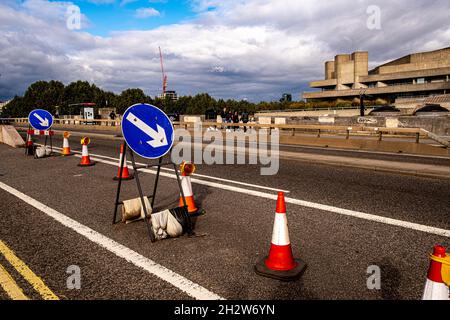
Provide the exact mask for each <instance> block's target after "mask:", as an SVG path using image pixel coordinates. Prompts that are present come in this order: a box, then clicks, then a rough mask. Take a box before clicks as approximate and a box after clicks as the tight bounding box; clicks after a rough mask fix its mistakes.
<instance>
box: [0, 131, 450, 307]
mask: <svg viewBox="0 0 450 320" xmlns="http://www.w3.org/2000/svg"><path fill="white" fill-rule="evenodd" d="M55 144H57V145H58V146H60V145H59V144H60V142H59V141H58V140H56V139H55ZM118 145H119V142H118V141H109V140H101V139H94V140H93V142H92V144H91V145H90V147H89V151H90V153H91V156H92V157H93V158H94V157H97V155H100V156H103V158H102V157H97V158H98V159H99V160H100V161H102V162H98V163H97V164H96V165H95V166H94V167H89V168H80V167H78V166H77V163H78V162H79V161H80V159H79V158H78V157H75V156H74V157H68V158H63V157H50V158H45V159H39V160H35V159H32V157H26V156H24V155H23V149H12V148H9V147H7V146H5V145H0V158H1V162H0V182H2V183H4V184H6V185H8V186H10V187H12V188H14V189H16V190H18V191H20V192H22V193H23V194H25V195H27V196H29V197H31V198H33V199H35V200H37V201H39V202H40V203H42V204H45V205H46V206H48V207H50V208H52V209H54V210H56V211H58V213H60V214H62V215H64V216H67V217H70V218H71V219H73V220H75V221H76V222H78V223H81V224H82V225H84V226H87V227H89V228H91V229H93V230H95V231H96V232H98V233H100V234H101V235H103V236H105V237H107V238H109V239H112V240H114V241H116V242H117V243H120V244H121V245H123V246H125V247H126V248H129V249H131V250H133V252H136V253H137V254H140V255H141V256H143V257H146V258H148V259H151V260H152V261H154V262H156V263H157V264H158V265H161V266H164V267H165V268H167V269H169V270H171V271H173V272H175V273H176V274H177V275H178V276H181V277H183V278H186V279H188V280H190V281H191V282H193V283H195V284H197V285H199V286H201V287H202V288H205V289H207V290H209V291H210V292H212V293H214V294H216V295H218V296H220V297H223V298H225V299H267V300H273V299H286V300H291V299H292V300H297V299H420V297H421V294H422V290H423V286H424V282H425V277H426V272H427V268H428V263H429V262H428V254H429V252H430V250H431V249H432V247H433V246H434V245H435V244H437V243H440V244H443V245H445V246H447V247H450V240H449V236H448V234H449V233H448V232H447V233H446V235H444V234H442V233H439V232H438V234H436V233H435V232H431V231H427V230H429V229H425V231H424V230H422V231H419V230H417V228H416V227H412V228H411V227H410V225H409V224H407V223H414V224H415V225H414V226H421V227H423V226H427V227H435V228H440V229H444V231H445V230H449V229H450V209H449V208H450V189H449V186H450V183H449V181H448V180H438V179H426V178H418V177H412V176H404V175H397V174H392V173H381V172H372V171H369V170H359V169H351V168H336V167H333V166H326V165H315V164H307V163H303V162H297V161H295V160H280V170H279V172H278V174H277V175H275V176H261V175H260V167H259V166H253V165H252V166H250V165H214V166H206V165H200V166H198V170H197V176H196V177H195V178H196V179H198V180H199V182H195V183H193V189H194V194H195V196H196V202H197V204H198V205H199V206H201V207H202V208H204V209H205V210H206V212H207V214H206V215H205V216H201V217H199V218H196V219H195V230H196V232H197V234H199V235H204V236H202V237H194V238H188V237H186V236H183V237H181V238H178V239H169V240H164V241H158V242H156V243H150V241H149V239H148V235H147V233H146V229H145V225H144V223H142V222H139V223H134V224H129V225H123V224H118V225H114V226H113V225H112V224H111V220H112V214H113V209H114V198H115V193H116V188H117V182H114V181H113V180H112V177H113V176H114V175H115V174H116V173H117V166H116V165H114V163H116V162H117V160H111V159H108V158H106V157H112V158H116V159H117V158H118V154H117V153H118ZM72 148H73V149H74V150H79V149H80V148H79V146H78V145H76V144H75V143H73V142H72ZM308 150H309V151H310V152H316V151H315V150H314V149H308ZM317 152H322V151H317ZM333 152H335V151H333ZM336 152H337V151H336ZM365 156H371V155H370V154H365ZM372 156H374V157H378V156H382V157H388V156H387V155H372ZM392 157H393V158H395V161H400V158H401V156H395V157H394V156H392ZM402 160H404V161H427V162H428V161H432V160H430V159H423V158H416V157H412V158H411V159H410V158H407V157H405V158H402ZM105 161H106V162H108V161H111V164H108V163H105ZM138 161H139V162H145V161H144V160H143V159H139V160H138ZM436 161H437V162H438V163H439V164H441V165H442V164H443V162H442V161H444V162H445V160H439V159H436ZM164 172H165V173H169V174H170V173H171V172H169V171H164ZM200 175H204V176H207V177H204V176H200ZM140 177H141V182H142V184H143V186H144V190H145V193H147V194H150V193H151V190H152V186H153V181H154V177H155V176H154V175H153V174H150V173H145V172H143V173H141V174H140ZM216 178H221V179H224V180H217V179H216ZM242 183H247V184H249V185H243V184H242ZM276 189H282V190H286V191H289V193H287V194H286V196H287V197H288V198H289V199H291V201H289V202H288V203H287V216H288V221H289V231H290V239H291V243H292V247H293V251H294V255H295V256H296V257H300V258H302V259H303V260H305V261H306V262H307V264H308V268H307V270H306V271H305V273H304V274H303V276H302V278H301V279H300V280H298V281H296V282H290V283H283V282H279V281H276V280H271V279H268V278H262V277H260V276H257V275H256V274H255V273H254V271H253V266H254V265H255V263H256V262H257V261H258V260H259V259H261V258H263V257H264V256H265V255H267V253H268V250H269V246H270V240H271V234H272V227H273V219H274V211H275V206H276V201H275V200H273V199H272V198H273V197H274V196H275V195H276ZM137 195H138V193H137V190H136V184H135V181H129V182H126V183H125V184H124V188H123V193H122V199H131V198H135V197H137ZM300 200H302V201H304V202H300ZM177 203H178V190H177V185H176V180H174V179H173V178H171V177H162V178H161V183H160V189H159V190H158V194H157V198H156V208H155V210H163V209H165V208H168V207H175V206H176V205H177ZM317 204H321V205H328V206H333V207H334V208H338V209H348V210H354V211H355V212H358V213H360V215H359V216H358V217H355V216H348V215H343V214H341V213H339V212H338V211H339V210H334V209H331V210H330V209H326V208H325V209H323V208H322V207H321V208H322V209H319V208H317V207H318V206H317ZM368 214H370V215H374V216H375V217H387V218H391V219H395V223H394V224H388V223H383V222H376V221H373V219H372V220H371V219H368ZM0 218H1V223H2V228H0V240H2V241H3V242H4V243H6V244H7V245H8V246H9V247H10V248H11V249H12V250H14V252H15V253H16V254H17V256H18V257H20V258H21V259H22V260H23V261H24V262H25V263H26V264H27V265H28V266H29V267H30V269H32V270H33V271H34V272H35V273H36V274H37V275H38V276H40V277H41V278H42V279H43V281H44V282H45V283H46V284H47V286H48V287H49V288H50V289H52V290H53V292H54V293H55V294H56V295H57V296H58V297H60V298H61V299H109V298H119V299H123V298H125V299H126V298H133V299H189V298H192V296H190V295H189V294H187V293H186V292H184V291H183V290H180V289H179V288H178V287H177V286H175V285H173V284H170V283H168V282H167V281H165V280H162V279H161V278H160V277H158V276H155V275H154V274H151V273H149V272H148V271H146V270H143V269H141V268H138V267H136V266H135V265H134V264H132V263H130V262H127V260H126V259H124V258H122V257H118V256H117V255H116V254H114V253H112V252H111V251H110V250H107V249H105V248H103V247H101V246H99V245H98V244H96V243H94V242H92V241H90V240H88V239H87V238H86V237H84V236H82V235H80V234H79V233H77V232H74V231H73V230H71V229H70V228H68V227H66V226H64V225H62V224H61V223H60V222H58V221H56V220H55V219H53V218H51V217H49V216H48V215H47V214H45V213H44V212H42V211H40V210H38V209H36V208H34V207H33V206H31V205H30V204H28V203H27V202H25V201H23V200H20V199H18V198H17V197H16V196H14V195H12V194H11V193H9V192H6V191H4V190H3V189H0ZM0 257H1V255H0ZM0 259H1V258H0ZM0 264H1V265H4V266H6V267H7V270H8V271H9V272H10V274H11V275H12V276H13V278H14V279H16V281H17V282H18V284H19V286H20V287H21V288H23V289H24V291H25V293H27V294H29V296H30V298H33V299H38V298H39V295H36V294H35V293H33V292H32V291H33V290H32V288H30V287H29V284H27V283H26V282H25V281H23V280H21V279H20V276H18V275H17V274H15V273H14V272H15V271H14V270H13V268H11V267H8V264H7V263H6V262H5V261H2V260H0ZM70 265H77V266H79V267H80V269H81V289H80V290H69V289H68V288H67V284H66V280H67V277H68V274H67V273H66V271H67V268H68V267H69V266H70ZM371 265H376V266H379V267H380V268H381V289H380V290H369V289H368V288H367V285H366V282H367V278H368V276H369V275H368V274H367V268H368V267H369V266H371ZM0 298H2V299H3V298H5V295H4V293H2V291H1V290H0ZM6 298H7V297H6Z"/></svg>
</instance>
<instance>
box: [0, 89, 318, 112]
mask: <svg viewBox="0 0 450 320" xmlns="http://www.w3.org/2000/svg"><path fill="white" fill-rule="evenodd" d="M80 103H95V104H96V106H97V107H98V108H104V107H110V108H116V110H117V113H119V114H123V112H125V110H126V109H127V108H128V107H130V106H131V105H133V104H136V103H150V104H153V105H155V106H157V107H158V108H160V109H162V110H163V111H165V112H166V113H175V112H177V113H179V114H195V115H200V114H205V113H206V112H207V111H208V112H209V111H215V112H220V111H221V110H223V108H225V107H226V108H227V109H228V110H234V111H238V112H242V111H244V110H245V111H247V112H249V113H254V112H257V111H260V110H286V109H304V108H312V107H315V106H312V105H310V104H307V103H304V102H288V101H282V102H279V101H274V102H259V103H256V104H255V103H251V102H248V101H245V100H240V101H236V100H230V99H229V100H226V101H225V100H223V99H219V100H216V99H214V98H213V97H211V96H210V95H209V94H207V93H200V94H197V95H195V96H182V97H179V99H178V100H177V101H172V100H171V99H169V98H166V99H164V100H163V99H160V98H156V97H155V98H154V99H153V98H151V97H149V96H147V95H146V94H145V93H144V91H143V90H142V89H136V88H132V89H126V90H124V91H123V92H122V93H120V94H115V93H113V92H109V91H104V90H102V89H100V88H98V87H97V86H96V85H95V84H90V83H89V82H87V81H76V82H72V83H70V84H69V85H67V86H64V84H63V83H61V82H59V81H49V82H47V81H37V82H35V83H33V84H31V85H30V86H29V88H28V89H27V90H26V92H25V94H24V96H23V97H18V96H16V97H14V99H13V100H12V101H11V102H10V103H9V104H8V105H7V106H6V107H5V108H4V111H3V116H6V117H27V116H28V114H29V112H30V111H31V110H33V109H36V108H40V109H45V110H48V111H50V112H51V113H52V114H55V113H56V106H58V109H59V114H60V115H69V114H71V115H77V114H80V111H81V106H80V105H76V104H80Z"/></svg>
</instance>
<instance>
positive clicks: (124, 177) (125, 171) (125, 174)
mask: <svg viewBox="0 0 450 320" xmlns="http://www.w3.org/2000/svg"><path fill="white" fill-rule="evenodd" d="M123 150H124V145H123V144H121V145H120V157H119V169H118V171H117V176H116V177H114V178H113V179H114V180H119V177H120V164H121V163H122V157H124V159H123V169H122V180H132V179H134V176H133V174H130V172H129V171H128V165H127V155H126V154H124V153H123Z"/></svg>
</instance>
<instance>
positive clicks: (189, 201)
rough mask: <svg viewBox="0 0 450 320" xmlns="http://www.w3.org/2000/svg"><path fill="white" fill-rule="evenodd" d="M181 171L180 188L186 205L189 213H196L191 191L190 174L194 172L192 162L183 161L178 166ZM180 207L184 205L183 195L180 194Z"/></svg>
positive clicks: (196, 209)
mask: <svg viewBox="0 0 450 320" xmlns="http://www.w3.org/2000/svg"><path fill="white" fill-rule="evenodd" d="M180 171H181V188H182V189H183V194H184V198H185V199H186V205H187V207H188V212H189V214H190V215H195V214H197V213H198V208H197V206H196V205H195V201H194V193H193V191H192V184H191V177H190V176H191V175H192V174H193V173H194V172H195V165H193V164H192V163H186V162H184V161H183V163H182V164H181V166H180ZM179 206H180V207H184V201H183V196H182V195H181V194H180V202H179Z"/></svg>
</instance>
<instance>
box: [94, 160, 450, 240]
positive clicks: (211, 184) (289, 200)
mask: <svg viewBox="0 0 450 320" xmlns="http://www.w3.org/2000/svg"><path fill="white" fill-rule="evenodd" d="M93 159H94V158H93ZM94 160H96V161H98V162H102V163H105V164H109V165H114V166H117V162H111V161H107V160H103V159H99V158H96V159H94ZM117 161H118V160H117ZM139 171H142V172H147V173H151V174H156V170H152V169H139ZM160 174H161V176H163V177H167V178H171V179H176V175H175V174H170V173H166V172H161V173H160ZM191 181H192V183H197V184H201V185H205V186H208V187H212V188H218V189H222V190H228V191H232V192H238V193H242V194H247V195H251V196H255V197H260V198H265V199H270V200H275V201H276V200H277V198H278V195H276V194H271V193H265V192H261V191H256V190H249V189H243V188H239V187H235V186H230V185H226V184H221V183H216V182H211V181H204V180H200V179H196V178H192V179H191ZM285 201H286V203H291V204H295V205H298V206H302V207H307V208H313V209H318V210H321V211H327V212H332V213H337V214H340V215H344V216H350V217H355V218H359V219H363V220H368V221H373V222H378V223H383V224H387V225H391V226H396V227H401V228H406V229H410V230H415V231H420V232H425V233H429V234H435V235H438V236H443V237H450V230H446V229H441V228H436V227H430V226H426V225H421V224H418V223H414V222H409V221H403V220H397V219H392V218H387V217H383V216H377V215H374V214H369V213H364V212H359V211H353V210H348V209H343V208H338V207H333V206H329V205H324V204H320V203H315V202H310V201H305V200H299V199H294V198H289V197H286V198H285Z"/></svg>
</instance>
